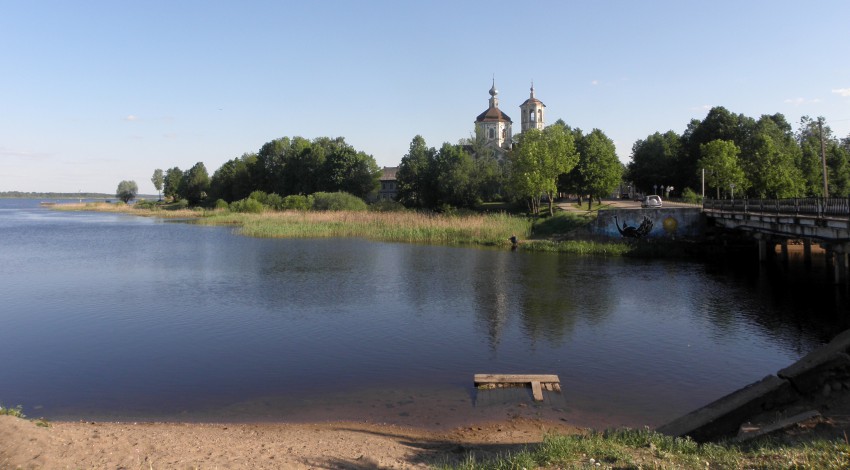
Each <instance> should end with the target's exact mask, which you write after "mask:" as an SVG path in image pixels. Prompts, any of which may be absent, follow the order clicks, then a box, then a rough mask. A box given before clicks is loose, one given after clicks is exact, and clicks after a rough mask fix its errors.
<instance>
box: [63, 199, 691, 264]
mask: <svg viewBox="0 0 850 470" xmlns="http://www.w3.org/2000/svg"><path fill="white" fill-rule="evenodd" d="M51 208H52V209H54V210H62V211H98V212H116V213H123V214H131V215H138V216H144V217H161V218H168V219H185V220H187V221H191V222H192V223H196V224H201V225H213V226H233V227H236V228H237V231H238V233H239V234H241V235H245V236H250V237H257V238H345V237H355V238H364V239H368V240H374V241H382V242H394V243H417V244H433V245H451V246H477V247H497V248H498V247H501V248H506V247H511V241H510V238H511V237H512V236H516V237H517V238H518V239H519V243H518V245H517V249H518V250H522V251H534V252H551V253H571V254H579V255H597V256H632V257H654V258H662V257H663V258H672V257H676V258H684V257H689V256H692V253H690V251H691V250H690V247H689V246H688V244H687V243H683V242H667V241H660V240H653V241H642V242H634V241H632V242H621V241H598V240H593V239H590V238H589V237H582V236H580V235H579V236H571V235H570V234H571V233H574V232H577V231H580V230H581V229H582V228H583V227H584V226H586V225H587V224H588V223H590V222H592V221H593V220H594V219H595V213H592V214H585V213H572V212H559V213H556V215H554V216H550V217H541V218H530V217H526V216H523V215H512V214H508V213H506V212H492V213H475V212H464V213H462V214H439V213H425V212H417V211H409V210H408V211H299V210H284V211H276V210H264V211H262V212H259V213H251V212H234V211H231V210H229V209H205V208H186V207H181V206H179V205H176V204H145V205H143V206H140V205H125V204H121V203H107V202H87V203H62V204H57V205H54V206H51Z"/></svg>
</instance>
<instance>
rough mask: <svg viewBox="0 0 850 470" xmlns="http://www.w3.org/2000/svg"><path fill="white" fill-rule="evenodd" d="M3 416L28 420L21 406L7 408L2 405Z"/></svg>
mask: <svg viewBox="0 0 850 470" xmlns="http://www.w3.org/2000/svg"><path fill="white" fill-rule="evenodd" d="M2 415H8V416H15V417H17V418H26V415H24V408H23V407H22V406H21V405H18V406H13V407H11V408H6V407H4V406H3V405H0V416H2Z"/></svg>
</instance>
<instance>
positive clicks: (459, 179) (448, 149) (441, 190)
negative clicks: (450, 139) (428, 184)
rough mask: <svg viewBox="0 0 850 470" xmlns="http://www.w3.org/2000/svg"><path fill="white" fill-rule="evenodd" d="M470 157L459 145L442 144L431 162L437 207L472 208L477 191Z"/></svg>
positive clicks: (476, 199)
mask: <svg viewBox="0 0 850 470" xmlns="http://www.w3.org/2000/svg"><path fill="white" fill-rule="evenodd" d="M473 172H474V164H473V162H472V157H471V156H470V155H469V154H468V153H466V152H465V151H464V150H463V148H462V147H461V146H460V145H452V144H449V143H444V144H443V146H442V147H440V150H439V151H438V152H437V154H436V155H435V157H434V160H433V173H432V174H433V175H434V176H435V182H436V185H435V190H436V201H435V204H436V205H437V206H442V205H450V206H454V207H474V206H475V205H476V204H477V203H478V202H479V198H478V191H477V189H478V188H476V187H475V184H474V183H475V182H474V180H473Z"/></svg>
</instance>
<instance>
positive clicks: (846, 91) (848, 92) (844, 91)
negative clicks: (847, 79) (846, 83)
mask: <svg viewBox="0 0 850 470" xmlns="http://www.w3.org/2000/svg"><path fill="white" fill-rule="evenodd" d="M832 92H833V93H835V94H837V95H839V96H845V97H850V88H836V89H835V90H832Z"/></svg>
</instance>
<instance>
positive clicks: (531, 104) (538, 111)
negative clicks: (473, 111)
mask: <svg viewBox="0 0 850 470" xmlns="http://www.w3.org/2000/svg"><path fill="white" fill-rule="evenodd" d="M498 95H499V90H497V89H496V80H495V79H494V80H493V86H492V87H490V106H489V107H488V108H487V110H486V111H484V112H483V113H481V114H479V115H478V117H477V118H475V132H476V135H481V136H483V137H484V139H485V142H486V143H487V145H489V146H491V147H493V149H494V150H496V156H497V157H498V158H500V159H501V158H503V157H504V155H505V152H506V151H508V150H510V148H511V144H512V142H513V133H512V130H511V125H512V124H513V121H511V118H510V117H508V115H507V114H505V113H504V112H503V111H502V110H500V109H499V98H498ZM545 109H546V105H545V104H543V102H542V101H540V100H538V99H537V98H535V97H534V83H533V82H532V84H531V95H530V96H529V97H528V99H527V100H525V101H524V102H523V103H522V104H521V105H519V110H520V115H521V117H520V125H521V127H520V132H525V131H526V130H528V129H540V130H543V128H544V127H545V122H546V121H545V115H546V113H545Z"/></svg>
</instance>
